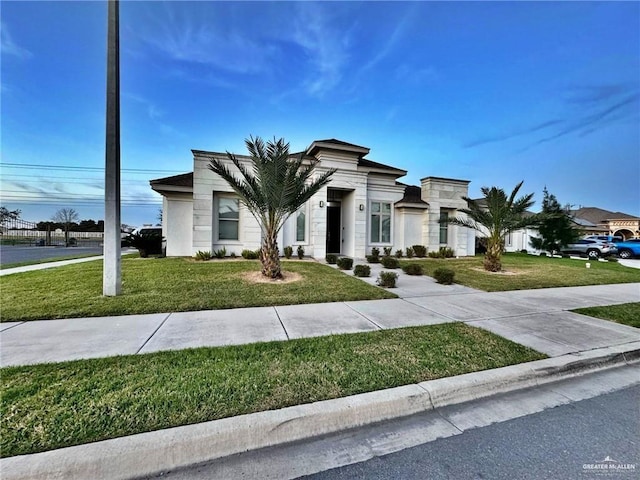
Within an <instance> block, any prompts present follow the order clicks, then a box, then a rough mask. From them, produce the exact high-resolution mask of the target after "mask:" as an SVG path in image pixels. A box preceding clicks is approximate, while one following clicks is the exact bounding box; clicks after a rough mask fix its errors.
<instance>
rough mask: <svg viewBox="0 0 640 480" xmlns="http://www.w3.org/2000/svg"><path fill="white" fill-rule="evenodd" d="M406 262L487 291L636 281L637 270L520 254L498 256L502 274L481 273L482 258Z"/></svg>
mask: <svg viewBox="0 0 640 480" xmlns="http://www.w3.org/2000/svg"><path fill="white" fill-rule="evenodd" d="M409 262H418V263H420V264H421V265H422V266H423V269H424V272H425V274H426V275H433V271H434V270H435V269H436V268H438V267H447V268H450V269H452V270H454V271H455V272H456V276H455V282H456V283H460V284H462V285H466V286H468V287H472V288H477V289H479V290H485V291H487V292H498V291H506V290H526V289H532V288H550V287H574V286H580V285H603V284H610V283H630V282H640V269H637V268H629V267H623V266H622V265H620V264H619V263H617V262H597V261H591V262H590V264H591V268H586V266H585V263H586V261H583V260H574V259H570V258H548V257H538V256H534V255H527V254H521V253H511V254H506V255H504V256H503V257H502V264H503V267H502V268H503V270H505V271H506V273H490V272H486V271H484V269H483V268H482V256H476V257H463V258H447V259H432V258H428V259H415V258H414V259H411V260H408V259H403V260H402V261H401V264H402V265H404V264H406V263H409Z"/></svg>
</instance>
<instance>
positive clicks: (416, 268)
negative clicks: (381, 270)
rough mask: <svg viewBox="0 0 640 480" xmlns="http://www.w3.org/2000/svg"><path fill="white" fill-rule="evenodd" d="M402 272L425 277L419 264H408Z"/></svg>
mask: <svg viewBox="0 0 640 480" xmlns="http://www.w3.org/2000/svg"><path fill="white" fill-rule="evenodd" d="M402 271H403V272H404V273H406V274H407V275H423V274H424V271H423V270H422V265H420V264H419V263H408V264H407V265H405V266H404V267H402Z"/></svg>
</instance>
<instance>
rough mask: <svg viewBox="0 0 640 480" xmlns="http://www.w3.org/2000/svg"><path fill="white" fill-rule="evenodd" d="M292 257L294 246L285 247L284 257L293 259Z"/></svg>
mask: <svg viewBox="0 0 640 480" xmlns="http://www.w3.org/2000/svg"><path fill="white" fill-rule="evenodd" d="M291 255H293V247H292V246H288V247H284V256H285V257H286V258H291Z"/></svg>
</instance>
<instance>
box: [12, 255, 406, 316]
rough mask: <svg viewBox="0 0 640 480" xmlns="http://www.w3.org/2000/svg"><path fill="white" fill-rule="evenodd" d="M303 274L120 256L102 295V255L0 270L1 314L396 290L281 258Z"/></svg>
mask: <svg viewBox="0 0 640 480" xmlns="http://www.w3.org/2000/svg"><path fill="white" fill-rule="evenodd" d="M283 268H284V270H285V271H288V272H294V273H298V274H300V275H301V276H302V280H300V281H297V282H293V283H287V284H260V283H251V282H248V281H246V280H245V279H244V278H243V274H245V273H247V272H256V271H259V270H260V264H259V263H258V261H257V260H256V261H250V260H238V261H211V262H194V261H192V260H190V259H184V258H147V259H142V258H126V259H123V260H122V286H123V295H121V296H118V297H103V296H102V262H87V263H82V264H76V265H68V266H64V267H57V268H53V269H46V270H39V271H35V272H28V273H20V274H15V275H8V276H5V277H1V279H0V282H1V284H2V299H1V301H2V321H3V322H8V321H17V320H36V319H53V318H70V317H85V316H90V317H96V316H103V315H124V314H140V313H157V312H182V311H191V310H208V309H219V308H237V307H255V306H267V305H289V304H299V303H316V302H338V301H347V300H365V299H379V298H394V297H395V295H394V294H393V293H390V292H388V291H386V290H383V289H381V288H377V287H373V286H371V285H368V284H366V283H365V282H362V281H361V280H359V279H357V278H354V277H351V276H349V275H345V274H344V273H342V272H339V271H336V270H334V269H332V268H331V267H328V266H326V265H321V264H319V263H316V262H311V261H303V262H300V261H284V262H283Z"/></svg>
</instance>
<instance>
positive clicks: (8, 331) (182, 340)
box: [0, 276, 640, 366]
mask: <svg viewBox="0 0 640 480" xmlns="http://www.w3.org/2000/svg"><path fill="white" fill-rule="evenodd" d="M406 277H407V276H403V279H402V284H404V287H402V288H397V289H395V290H394V292H395V293H398V294H401V296H402V297H403V298H398V299H389V300H365V301H354V302H339V303H323V304H312V305H286V306H279V307H256V308H241V309H234V310H209V311H199V312H180V313H158V314H150V315H127V316H118V317H100V318H75V319H66V320H42V321H31V322H7V323H1V324H0V330H1V331H0V346H1V347H2V348H1V351H0V365H2V366H9V365H27V364H35V363H42V362H59V361H65V360H76V359H81V358H96V357H106V356H113V355H128V354H137V353H149V352H156V351H161V350H174V349H184V348H193V347H203V346H223V345H239V344H246V343H252V342H267V341H273V340H288V339H293V338H303V337H314V336H321V335H330V334H339V333H355V332H367V331H374V330H380V329H390V328H399V327H408V326H417V325H433V324H439V323H446V322H456V321H459V322H465V323H467V324H469V325H472V326H476V327H480V328H484V329H486V330H489V331H492V332H494V333H497V334H498V335H501V336H503V337H505V338H508V339H510V340H513V341H514V342H517V343H520V344H522V345H526V346H529V347H531V348H534V349H536V350H538V351H540V352H543V353H546V354H547V355H549V356H552V357H554V356H561V355H564V354H568V353H575V352H584V351H588V350H592V349H596V348H601V347H609V346H617V345H623V344H627V343H630V342H634V341H640V330H639V329H635V328H632V327H628V326H625V325H619V324H616V323H613V322H609V321H606V320H599V319H594V318H590V317H586V316H583V315H578V314H575V313H572V312H569V311H567V310H570V309H575V308H580V307H588V306H597V305H612V304H620V303H627V302H638V301H640V284H638V283H635V284H620V285H600V286H588V287H566V288H549V289H540V290H519V291H513V292H495V293H487V292H480V291H477V290H473V289H470V288H467V287H462V286H459V285H452V286H444V285H438V284H436V283H435V282H433V280H432V279H430V278H429V277H417V278H414V279H411V280H409V279H407V278H406ZM412 282H413V283H412ZM418 285H419V286H418Z"/></svg>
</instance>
